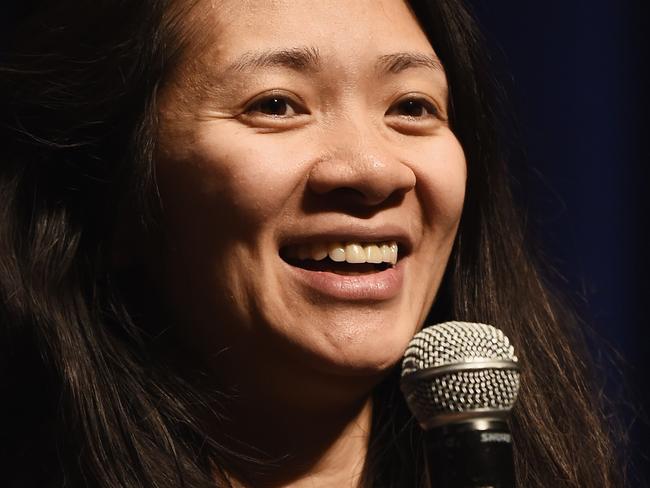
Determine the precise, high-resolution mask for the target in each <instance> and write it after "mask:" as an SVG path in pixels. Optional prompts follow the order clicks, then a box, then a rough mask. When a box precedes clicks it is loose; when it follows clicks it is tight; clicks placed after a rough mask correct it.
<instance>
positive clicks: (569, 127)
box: [471, 0, 650, 486]
mask: <svg viewBox="0 0 650 488" xmlns="http://www.w3.org/2000/svg"><path fill="white" fill-rule="evenodd" d="M471 4H472V5H473V6H474V8H475V13H476V14H477V16H478V18H479V20H480V21H481V23H482V25H483V28H484V30H485V31H486V32H487V34H488V36H489V38H490V40H491V42H492V47H493V48H495V47H496V52H497V61H499V64H500V65H501V68H504V67H505V71H506V72H507V74H508V75H507V76H506V77H505V82H506V85H507V86H508V88H509V91H510V94H511V98H512V100H513V106H514V109H515V111H516V113H517V116H518V119H519V123H520V126H521V134H522V136H521V137H522V139H523V145H524V147H525V153H526V158H527V160H528V163H529V168H532V169H531V170H529V171H528V172H522V171H521V170H515V176H516V178H517V180H518V181H519V197H520V199H521V201H522V203H523V204H524V205H525V207H526V208H527V211H528V215H529V219H528V220H529V222H531V223H533V224H534V225H536V227H537V231H538V235H539V238H540V240H541V241H542V243H543V245H544V248H545V250H546V254H547V256H548V258H549V260H550V261H551V262H552V263H553V265H554V266H555V267H556V268H557V269H558V270H559V271H560V273H561V274H562V275H563V277H564V282H563V284H562V286H564V287H565V288H566V292H567V293H569V295H570V296H571V297H572V298H573V301H574V302H575V303H576V304H577V306H578V308H579V309H580V310H581V312H582V315H583V317H584V319H585V320H586V321H587V322H588V323H589V324H590V325H591V326H593V328H594V329H595V330H594V333H595V335H597V336H599V337H600V341H601V344H600V347H599V348H598V350H597V351H596V352H597V354H598V355H599V356H600V357H602V351H603V350H605V351H607V350H608V349H609V348H610V347H611V348H612V349H613V350H614V351H616V352H617V353H618V354H619V355H620V360H619V362H618V367H617V368H615V367H614V366H608V367H606V369H605V371H606V375H607V376H609V381H608V386H607V392H608V393H609V396H610V397H611V398H612V399H613V400H614V401H615V402H617V403H618V405H619V410H620V412H621V415H622V416H623V419H624V421H625V422H626V423H627V425H629V431H630V435H631V436H632V452H633V456H634V458H636V459H635V462H636V464H637V468H636V472H637V475H638V476H640V477H643V478H647V473H648V472H650V469H649V468H650V463H649V462H648V457H647V456H648V455H647V453H649V452H650V441H649V439H650V429H649V428H648V423H647V420H644V416H645V417H647V410H648V405H650V394H649V392H648V387H649V386H650V382H649V381H648V380H647V377H646V371H647V370H648V369H649V368H648V367H647V366H646V364H647V359H648V358H650V332H649V330H648V328H649V326H650V320H648V318H647V316H646V310H645V309H646V308H647V303H648V301H650V286H649V285H648V278H647V274H648V272H650V265H649V262H650V259H649V257H648V249H649V248H650V226H649V225H648V221H649V220H650V219H648V217H647V210H648V208H650V205H649V202H650V145H649V144H648V137H647V133H648V132H649V131H650V116H649V113H650V96H649V94H648V92H649V91H650V77H649V72H650V70H649V69H648V65H649V64H650V49H649V47H650V33H649V31H650V8H649V7H650V5H648V4H650V2H648V1H647V0H636V1H629V0H623V1H620V0H583V1H580V0H572V1H571V0H570V1H560V0H547V1H545V2H528V1H521V0H510V1H503V0H501V1H498V2H497V1H494V0H472V1H471ZM603 343H604V344H606V346H605V347H604V346H603ZM599 351H600V352H599ZM608 354H609V355H610V356H612V355H616V354H615V353H612V351H611V350H609V353H608ZM605 361H606V359H605V360H603V362H604V364H608V363H606V362H605ZM616 369H618V372H617V371H616ZM641 485H643V486H645V483H644V482H643V481H641V480H639V481H637V482H635V483H633V485H632V486H641Z"/></svg>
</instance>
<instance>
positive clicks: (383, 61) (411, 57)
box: [376, 52, 444, 74]
mask: <svg viewBox="0 0 650 488" xmlns="http://www.w3.org/2000/svg"><path fill="white" fill-rule="evenodd" d="M376 67H377V69H378V71H384V72H387V73H392V74H398V73H401V72H402V71H404V70H407V69H409V68H427V69H430V70H433V71H438V72H441V73H444V69H443V67H442V63H441V62H440V61H439V60H438V58H436V57H435V56H433V55H429V54H423V53H417V52H401V53H393V54H385V55H383V56H379V59H378V60H377V65H376Z"/></svg>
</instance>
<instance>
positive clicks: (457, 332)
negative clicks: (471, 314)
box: [401, 322, 519, 488]
mask: <svg viewBox="0 0 650 488" xmlns="http://www.w3.org/2000/svg"><path fill="white" fill-rule="evenodd" d="M401 389H402V392H403V393H404V396H405V397H406V402H407V404H408V406H409V409H410V410H411V413H412V414H413V416H414V417H415V418H416V419H417V421H418V423H419V424H420V426H421V427H422V428H423V429H424V430H425V431H426V432H425V436H426V441H427V451H428V452H427V456H428V461H429V479H430V483H431V486H432V487H436V488H515V474H514V464H513V458H512V438H511V435H510V429H509V427H508V423H507V420H508V417H509V414H510V409H511V408H512V406H513V404H514V403H515V400H516V399H517V393H518V391H519V367H518V359H517V356H515V353H514V348H513V347H512V345H511V344H510V341H509V340H508V338H507V337H506V336H505V335H504V334H503V332H501V331H500V330H499V329H497V328H495V327H492V326H491V325H487V324H478V323H469V322H445V323H443V324H437V325H433V326H430V327H427V328H425V329H423V330H422V331H420V332H419V333H418V334H416V335H415V337H414V338H413V339H412V340H411V342H410V344H409V346H408V348H407V349H406V352H405V353H404V359H403V361H402V378H401Z"/></svg>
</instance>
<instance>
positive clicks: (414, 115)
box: [386, 97, 439, 119]
mask: <svg viewBox="0 0 650 488" xmlns="http://www.w3.org/2000/svg"><path fill="white" fill-rule="evenodd" d="M386 115H397V116H401V117H408V118H410V119H423V118H429V117H437V116H438V115H439V113H438V109H436V107H435V105H434V104H433V103H432V102H430V101H429V100H426V99H424V98H421V97H418V98H405V99H402V100H400V101H399V102H397V103H396V104H395V105H393V106H392V107H391V108H389V109H388V111H387V112H386Z"/></svg>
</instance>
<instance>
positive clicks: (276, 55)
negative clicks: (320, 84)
mask: <svg viewBox="0 0 650 488" xmlns="http://www.w3.org/2000/svg"><path fill="white" fill-rule="evenodd" d="M320 64H321V57H320V54H319V52H318V49H316V48H314V47H296V48H292V49H273V50H269V51H259V52H257V51H256V52H247V53H244V54H242V55H241V56H240V57H239V58H237V60H235V62H234V63H232V64H231V65H229V66H228V68H226V71H227V72H232V71H234V72H242V71H250V70H254V69H259V68H273V67H280V68H289V69H291V70H294V71H318V70H319V69H320Z"/></svg>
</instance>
